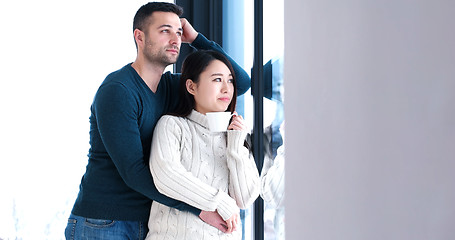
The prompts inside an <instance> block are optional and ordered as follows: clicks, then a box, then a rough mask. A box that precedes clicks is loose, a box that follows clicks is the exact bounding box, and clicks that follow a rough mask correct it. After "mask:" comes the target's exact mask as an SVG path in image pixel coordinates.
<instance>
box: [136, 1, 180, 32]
mask: <svg viewBox="0 0 455 240" xmlns="http://www.w3.org/2000/svg"><path fill="white" fill-rule="evenodd" d="M154 12H172V13H175V14H177V16H179V17H180V16H182V14H183V8H182V7H180V6H178V5H175V4H173V3H167V2H149V3H147V4H145V5H143V6H142V7H140V8H139V10H137V12H136V15H135V16H134V21H133V31H134V30H136V29H139V30H141V31H145V29H146V28H147V25H148V24H149V22H148V21H149V17H150V16H152V14H153V13H154Z"/></svg>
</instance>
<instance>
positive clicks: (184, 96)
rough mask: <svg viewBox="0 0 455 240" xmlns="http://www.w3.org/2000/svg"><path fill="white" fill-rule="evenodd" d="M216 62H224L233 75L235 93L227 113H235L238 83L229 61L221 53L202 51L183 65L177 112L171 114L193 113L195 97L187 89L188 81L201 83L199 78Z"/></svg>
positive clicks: (181, 115) (191, 56) (192, 54)
mask: <svg viewBox="0 0 455 240" xmlns="http://www.w3.org/2000/svg"><path fill="white" fill-rule="evenodd" d="M215 60H219V61H221V62H223V63H224V64H225V65H226V66H227V67H228V69H229V71H230V72H231V74H232V83H233V85H234V92H233V95H232V100H231V103H230V104H229V106H228V108H227V111H229V112H231V113H233V112H234V111H235V106H236V102H237V82H236V78H235V75H234V69H233V68H232V65H231V63H230V62H229V60H228V59H227V58H226V57H225V56H224V55H223V54H221V53H219V52H215V51H212V50H200V51H196V52H193V53H191V54H190V55H188V56H187V57H186V58H185V60H184V61H183V64H182V75H181V76H180V82H179V86H178V94H179V101H178V105H177V108H176V110H174V111H172V112H170V113H169V114H171V115H174V116H179V117H185V116H188V115H189V114H190V113H191V111H192V110H193V109H194V108H195V107H196V102H195V100H194V96H193V95H192V94H190V93H189V92H188V90H187V89H186V80H187V79H191V80H192V81H193V82H194V83H196V84H198V83H199V76H200V75H201V73H202V72H203V71H205V69H206V68H207V66H208V65H209V64H210V63H212V62H213V61H215Z"/></svg>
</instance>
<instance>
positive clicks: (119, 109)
mask: <svg viewBox="0 0 455 240" xmlns="http://www.w3.org/2000/svg"><path fill="white" fill-rule="evenodd" d="M93 107H94V109H93V110H94V111H95V112H96V121H97V126H98V129H99V132H100V136H101V139H102V141H103V144H104V146H105V148H106V151H107V152H108V154H109V156H110V157H111V159H112V161H113V162H114V164H115V167H116V168H117V170H118V172H119V174H120V176H121V177H122V179H123V181H124V182H125V183H126V184H127V185H128V186H129V187H130V188H132V189H134V190H135V191H137V192H140V193H142V194H143V195H145V196H147V197H148V198H150V199H152V200H153V201H158V202H160V203H162V204H164V205H166V206H169V207H173V208H176V209H179V210H183V211H190V212H192V213H194V214H196V215H199V214H200V210H198V209H196V208H194V207H192V206H189V205H188V204H186V203H183V202H181V201H177V200H174V199H172V198H169V197H167V196H165V195H163V194H161V193H160V192H158V191H157V189H156V187H155V185H154V182H153V179H152V176H151V174H150V170H149V167H148V166H147V165H146V164H145V163H144V159H143V157H144V154H143V149H142V143H141V136H140V132H139V126H138V124H137V116H138V113H137V111H138V107H137V105H135V101H134V100H133V99H132V96H131V94H129V92H128V90H127V89H126V88H125V87H124V86H123V85H121V84H119V83H111V84H108V85H104V86H102V88H100V90H99V91H98V93H97V95H96V97H95V101H94V105H93Z"/></svg>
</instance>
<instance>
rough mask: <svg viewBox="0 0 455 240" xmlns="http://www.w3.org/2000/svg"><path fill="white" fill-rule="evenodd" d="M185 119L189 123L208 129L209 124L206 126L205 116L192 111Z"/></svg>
mask: <svg viewBox="0 0 455 240" xmlns="http://www.w3.org/2000/svg"><path fill="white" fill-rule="evenodd" d="M187 118H188V119H190V120H191V121H193V122H195V123H197V124H199V125H201V126H203V127H204V128H207V129H209V124H208V121H207V117H206V116H205V114H202V113H200V112H198V111H196V110H194V109H193V110H192V111H191V113H190V114H189V115H188V116H187Z"/></svg>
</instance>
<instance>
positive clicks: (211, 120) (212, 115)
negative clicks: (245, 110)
mask: <svg viewBox="0 0 455 240" xmlns="http://www.w3.org/2000/svg"><path fill="white" fill-rule="evenodd" d="M205 115H206V116H207V122H208V124H209V129H210V131H211V132H225V131H227V128H228V126H229V120H231V117H232V115H234V114H232V113H230V112H208V113H206V114H205Z"/></svg>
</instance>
